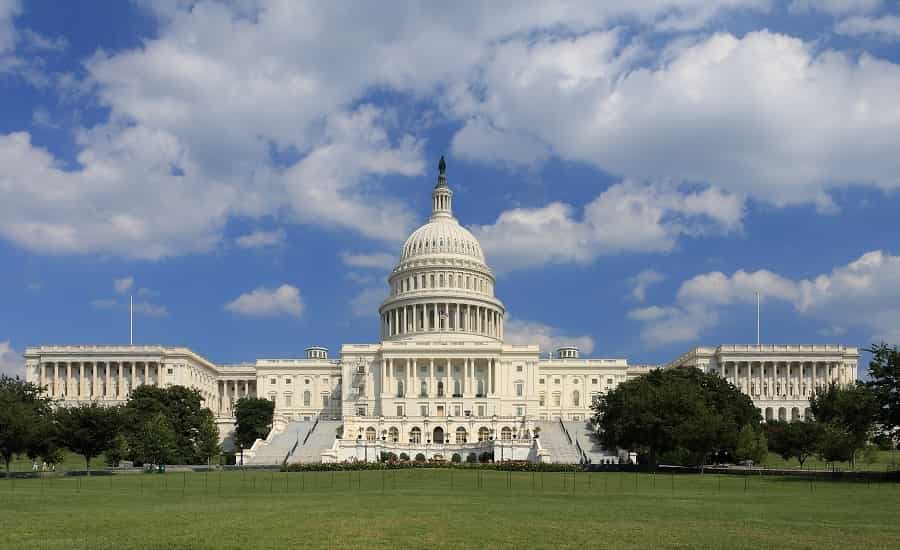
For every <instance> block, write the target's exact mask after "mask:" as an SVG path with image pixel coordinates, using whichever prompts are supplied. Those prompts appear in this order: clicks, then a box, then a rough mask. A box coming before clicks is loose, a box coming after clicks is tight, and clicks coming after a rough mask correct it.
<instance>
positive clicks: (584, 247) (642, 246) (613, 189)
mask: <svg viewBox="0 0 900 550" xmlns="http://www.w3.org/2000/svg"><path fill="white" fill-rule="evenodd" d="M742 217H743V201H742V200H741V199H740V198H738V197H736V196H734V195H731V194H728V193H724V192H722V191H720V190H718V189H715V188H707V189H705V190H702V191H683V190H680V189H678V188H677V187H675V186H671V185H667V184H639V183H636V182H633V181H624V182H622V183H618V184H615V185H612V186H610V187H609V188H608V189H607V190H606V191H604V192H603V193H601V194H600V195H599V196H598V197H597V198H596V199H594V200H593V201H591V202H590V203H588V204H587V205H586V206H585V207H584V213H583V215H582V216H581V218H580V219H579V218H578V217H577V216H576V214H575V212H574V208H573V207H572V206H570V205H568V204H565V203H561V202H554V203H550V204H548V205H546V206H544V207H541V208H516V209H513V210H507V211H505V212H503V213H501V214H500V216H499V217H498V218H497V221H496V222H495V223H494V224H492V225H482V226H475V227H473V228H472V231H473V233H474V234H475V235H476V237H478V239H479V241H480V242H481V245H482V246H483V247H484V249H485V251H486V252H487V256H488V260H489V261H490V262H491V265H493V266H495V267H496V268H497V269H499V270H500V271H504V270H511V269H518V268H525V267H531V266H538V265H544V264H547V263H567V262H576V263H587V262H591V261H593V260H594V259H596V258H597V257H598V256H601V255H605V254H614V253H618V252H667V251H670V250H672V249H674V248H675V246H676V244H677V241H678V238H679V237H681V236H683V235H700V234H706V233H728V232H732V231H738V230H740V228H741V218H742Z"/></svg>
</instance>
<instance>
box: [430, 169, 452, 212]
mask: <svg viewBox="0 0 900 550" xmlns="http://www.w3.org/2000/svg"><path fill="white" fill-rule="evenodd" d="M452 201H453V191H451V190H450V187H449V186H448V185H447V163H446V162H444V157H443V155H442V156H441V160H440V162H438V178H437V185H435V186H434V191H432V192H431V205H432V206H431V219H432V220H435V219H438V218H452V217H453V208H452V204H451V203H452Z"/></svg>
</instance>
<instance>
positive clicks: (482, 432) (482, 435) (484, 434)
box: [478, 426, 491, 441]
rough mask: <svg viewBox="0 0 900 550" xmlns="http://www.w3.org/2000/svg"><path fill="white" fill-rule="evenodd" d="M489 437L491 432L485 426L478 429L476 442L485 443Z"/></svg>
mask: <svg viewBox="0 0 900 550" xmlns="http://www.w3.org/2000/svg"><path fill="white" fill-rule="evenodd" d="M490 437H491V431H490V430H489V429H487V427H486V426H482V427H480V428H478V441H487V440H488V439H489V438H490Z"/></svg>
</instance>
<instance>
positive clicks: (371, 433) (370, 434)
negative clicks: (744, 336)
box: [366, 426, 377, 441]
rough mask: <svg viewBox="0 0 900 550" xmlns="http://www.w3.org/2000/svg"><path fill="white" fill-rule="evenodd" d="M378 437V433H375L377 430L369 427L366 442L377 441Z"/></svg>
mask: <svg viewBox="0 0 900 550" xmlns="http://www.w3.org/2000/svg"><path fill="white" fill-rule="evenodd" d="M376 437H377V433H376V432H375V428H373V427H372V426H369V427H368V428H366V441H375V438H376Z"/></svg>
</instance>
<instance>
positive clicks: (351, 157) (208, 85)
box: [0, 0, 900, 372]
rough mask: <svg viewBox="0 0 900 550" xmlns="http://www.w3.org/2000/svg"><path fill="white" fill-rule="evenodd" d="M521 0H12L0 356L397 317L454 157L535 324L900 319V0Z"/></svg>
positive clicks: (459, 180) (625, 347) (596, 337)
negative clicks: (403, 283) (385, 308)
mask: <svg viewBox="0 0 900 550" xmlns="http://www.w3.org/2000/svg"><path fill="white" fill-rule="evenodd" d="M615 4H619V3H615ZM515 6H516V7H515V9H512V7H511V6H509V5H505V4H504V3H503V2H494V3H489V4H486V5H485V4H479V3H474V2H472V3H469V2H460V3H454V4H453V5H452V6H448V5H446V4H443V3H442V4H433V5H429V4H427V3H410V4H406V3H400V2H396V3H383V4H379V5H378V6H375V5H374V4H372V5H370V6H365V5H359V4H358V3H330V4H329V5H328V6H325V5H324V4H322V3H312V4H306V3H302V2H256V1H251V0H246V1H241V2H235V3H233V4H232V3H226V2H190V1H179V0H171V1H168V2H162V1H158V2H149V1H146V2H145V1H134V2H124V1H123V2H104V3H97V2H66V3H62V4H60V3H58V2H49V1H42V0H36V1H33V2H17V1H10V0H0V99H2V100H0V265H2V266H3V269H0V289H2V290H0V303H2V306H3V307H2V308H0V369H3V370H4V371H5V372H14V371H16V370H17V369H19V368H20V366H21V357H20V355H21V352H22V351H23V350H24V348H25V347H26V346H30V345H40V344H54V343H124V342H127V339H128V314H127V307H126V304H127V301H128V296H129V295H133V296H134V299H135V302H136V304H137V308H136V320H135V326H136V329H135V341H136V343H161V344H165V345H185V346H188V347H191V348H192V349H194V350H196V351H198V352H199V353H201V354H203V355H205V356H207V357H209V358H211V359H213V360H215V361H219V362H240V361H252V360H254V359H255V358H257V357H292V356H294V357H296V356H301V355H302V353H303V348H304V347H306V346H308V345H326V346H328V347H330V348H331V349H332V353H334V354H336V353H337V350H338V349H339V347H340V345H341V344H342V343H357V342H373V341H375V340H376V339H377V307H378V303H379V302H380V300H381V299H383V297H384V295H385V292H386V285H385V276H386V274H387V272H388V271H389V269H390V268H391V266H392V265H393V262H394V261H395V259H396V257H397V255H398V252H399V250H400V247H401V245H402V242H403V240H404V238H405V237H406V235H408V233H409V232H411V231H412V230H413V229H414V228H415V227H416V226H417V225H419V224H420V223H422V222H423V221H424V219H425V218H426V217H427V215H428V209H429V207H430V198H429V193H430V189H431V187H432V185H433V182H434V177H435V168H436V163H437V159H438V157H439V156H440V155H442V154H444V155H446V156H447V163H448V178H449V182H450V185H451V187H452V188H453V189H454V191H455V195H454V209H455V213H456V215H457V217H458V218H459V219H460V221H461V222H462V223H463V224H464V225H466V226H467V227H469V228H470V229H471V230H472V231H473V232H474V233H475V234H476V235H477V236H478V238H479V239H480V240H481V242H482V244H483V247H484V248H485V250H486V252H487V256H488V261H489V263H490V264H491V265H492V267H493V268H494V269H495V272H496V273H497V277H498V284H497V288H496V291H497V293H498V296H499V297H500V298H501V299H502V300H503V301H504V303H505V304H506V306H507V309H508V323H507V334H508V336H509V337H510V338H511V339H513V340H517V341H522V342H536V343H539V344H541V346H542V349H543V350H544V351H549V350H550V349H551V348H552V347H553V346H556V345H559V344H564V343H576V344H578V345H580V346H581V347H582V349H583V350H585V351H587V352H589V355H593V356H602V357H627V358H628V359H629V361H630V362H631V363H660V362H666V361H668V360H671V359H674V358H675V357H677V356H678V355H679V354H680V353H682V352H684V351H686V350H687V349H689V348H691V347H693V346H696V345H701V344H702V345H716V344H720V343H752V342H753V341H754V339H755V304H754V299H755V298H754V292H756V291H758V292H760V293H761V295H762V300H763V305H762V327H763V329H762V339H763V342H765V343H825V342H828V343H844V344H848V345H858V346H867V345H868V344H871V343H873V342H877V341H879V340H882V339H884V340H887V341H889V342H893V343H897V342H900V244H898V243H900V221H898V214H897V213H898V212H900V196H898V192H897V190H898V187H900V175H898V174H900V155H898V151H900V100H898V97H900V4H898V2H896V1H894V0H881V1H879V0H825V1H822V2H812V1H810V2H805V1H803V0H792V1H788V2H775V1H768V0H714V1H700V0H655V1H652V2H650V1H648V2H631V3H628V6H625V7H622V6H614V5H613V3H610V5H607V6H603V5H598V3H596V2H585V3H578V2H573V3H558V4H553V5H545V4H543V3H534V4H528V3H519V2H517V3H515Z"/></svg>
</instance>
